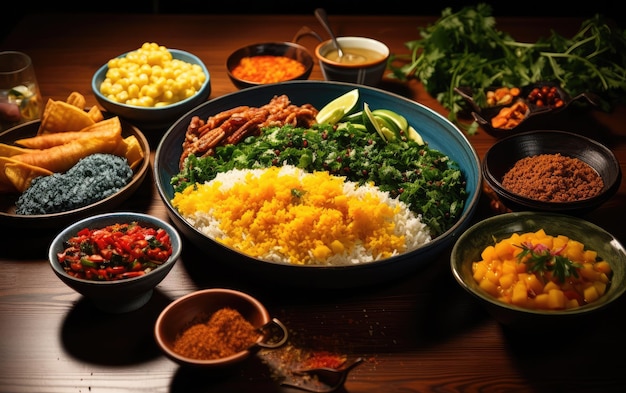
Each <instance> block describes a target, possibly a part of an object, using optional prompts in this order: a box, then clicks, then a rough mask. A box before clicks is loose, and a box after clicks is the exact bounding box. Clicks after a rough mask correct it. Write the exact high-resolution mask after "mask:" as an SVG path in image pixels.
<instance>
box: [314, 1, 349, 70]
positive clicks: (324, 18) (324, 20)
mask: <svg viewBox="0 0 626 393" xmlns="http://www.w3.org/2000/svg"><path fill="white" fill-rule="evenodd" d="M315 16H316V17H317V20H319V21H320V23H321V24H322V26H323V27H324V28H325V29H326V31H327V32H328V34H329V35H330V39H331V40H332V41H333V45H334V46H335V49H337V55H338V56H339V57H338V58H337V61H338V62H340V63H341V58H342V57H343V50H342V49H341V46H340V45H339V42H338V41H337V37H335V33H333V30H332V29H331V28H330V23H329V22H328V15H327V14H326V10H324V9H323V8H317V9H315Z"/></svg>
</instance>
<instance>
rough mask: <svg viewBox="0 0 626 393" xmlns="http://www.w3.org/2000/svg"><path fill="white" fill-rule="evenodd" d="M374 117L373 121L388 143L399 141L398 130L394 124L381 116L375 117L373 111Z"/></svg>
mask: <svg viewBox="0 0 626 393" xmlns="http://www.w3.org/2000/svg"><path fill="white" fill-rule="evenodd" d="M372 114H373V115H374V120H376V122H377V123H378V126H379V127H380V130H381V131H382V132H383V134H384V135H385V138H386V139H387V140H388V141H395V140H399V139H400V129H399V128H398V126H396V123H394V122H392V121H390V120H388V119H387V118H384V117H382V116H376V115H375V114H374V111H372Z"/></svg>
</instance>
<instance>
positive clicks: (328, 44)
mask: <svg viewBox="0 0 626 393" xmlns="http://www.w3.org/2000/svg"><path fill="white" fill-rule="evenodd" d="M337 41H338V42H339V46H341V48H342V50H343V52H344V57H343V59H341V60H337V59H336V49H335V46H334V45H333V42H332V41H331V40H327V41H323V42H321V43H320V44H319V45H317V47H316V48H315V55H316V57H317V59H318V61H319V65H320V68H321V70H322V74H323V75H324V79H326V80H328V81H339V82H350V83H358V84H362V85H369V86H375V85H378V84H379V83H380V81H381V80H382V77H383V74H384V72H385V69H386V68H387V61H388V60H389V47H387V45H385V44H384V43H382V42H380V41H378V40H375V39H372V38H367V37H337ZM354 56H359V57H360V59H359V60H354V59H353V58H354ZM350 58H352V60H350Z"/></svg>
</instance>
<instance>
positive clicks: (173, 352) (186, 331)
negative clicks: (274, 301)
mask: <svg viewBox="0 0 626 393" xmlns="http://www.w3.org/2000/svg"><path fill="white" fill-rule="evenodd" d="M154 336H155V339H156V342H157V344H158V345H159V347H160V348H161V350H162V351H163V353H164V354H165V355H166V356H167V357H168V358H170V359H171V360H173V361H174V362H176V363H178V364H180V365H181V366H191V367H200V368H219V367H226V366H231V365H233V364H235V363H239V362H241V361H243V360H245V359H246V358H248V357H249V356H250V355H251V354H253V353H255V352H256V351H257V350H259V349H261V348H268V349H274V348H279V347H280V346H282V345H283V344H284V343H285V342H286V341H287V338H288V332H287V329H286V328H285V326H284V325H283V324H282V323H281V322H280V321H279V320H278V319H276V318H271V317H270V314H269V313H268V311H267V309H266V308H265V307H264V306H263V304H261V303H260V302H259V301H258V300H257V299H255V298H254V297H252V296H250V295H248V294H246V293H243V292H240V291H236V290H232V289H222V288H212V289H204V290H200V291H196V292H192V293H189V294H187V295H185V296H182V297H180V298H178V299H177V300H175V301H173V302H172V303H170V304H169V305H168V306H167V307H165V309H163V311H162V312H161V314H160V315H159V317H158V318H157V321H156V324H155V327H154Z"/></svg>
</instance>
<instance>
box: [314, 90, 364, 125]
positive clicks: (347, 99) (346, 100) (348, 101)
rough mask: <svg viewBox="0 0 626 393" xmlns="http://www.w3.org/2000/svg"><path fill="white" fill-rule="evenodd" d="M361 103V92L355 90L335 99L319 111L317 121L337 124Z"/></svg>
mask: <svg viewBox="0 0 626 393" xmlns="http://www.w3.org/2000/svg"><path fill="white" fill-rule="evenodd" d="M358 102H359V90H358V89H354V90H350V91H349V92H347V93H345V94H343V95H341V96H339V97H337V98H335V99H334V100H332V101H331V102H329V103H328V104H326V105H325V106H324V107H323V108H322V109H320V110H319V112H318V113H317V116H315V120H316V121H317V122H318V123H320V124H323V123H329V124H335V123H337V122H338V121H339V120H341V119H342V118H343V117H344V116H345V115H346V114H348V113H350V112H352V111H353V110H354V108H356V104H357V103H358Z"/></svg>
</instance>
